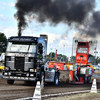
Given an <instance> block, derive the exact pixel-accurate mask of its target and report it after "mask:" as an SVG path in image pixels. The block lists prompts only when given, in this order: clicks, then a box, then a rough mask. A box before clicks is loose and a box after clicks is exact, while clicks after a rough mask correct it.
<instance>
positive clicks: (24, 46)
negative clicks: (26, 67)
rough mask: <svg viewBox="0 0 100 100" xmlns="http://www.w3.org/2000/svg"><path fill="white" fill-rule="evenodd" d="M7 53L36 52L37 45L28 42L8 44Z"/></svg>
mask: <svg viewBox="0 0 100 100" xmlns="http://www.w3.org/2000/svg"><path fill="white" fill-rule="evenodd" d="M7 52H32V53H35V52H36V44H35V43H26V42H8V45H7Z"/></svg>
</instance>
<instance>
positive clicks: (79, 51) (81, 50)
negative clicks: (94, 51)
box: [78, 47, 87, 53]
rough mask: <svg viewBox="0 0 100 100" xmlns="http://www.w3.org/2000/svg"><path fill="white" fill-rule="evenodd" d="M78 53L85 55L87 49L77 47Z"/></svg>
mask: <svg viewBox="0 0 100 100" xmlns="http://www.w3.org/2000/svg"><path fill="white" fill-rule="evenodd" d="M78 53H87V48H82V47H79V48H78Z"/></svg>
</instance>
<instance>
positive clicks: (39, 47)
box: [38, 44, 43, 54]
mask: <svg viewBox="0 0 100 100" xmlns="http://www.w3.org/2000/svg"><path fill="white" fill-rule="evenodd" d="M38 52H39V53H40V54H42V53H43V46H42V44H39V45H38Z"/></svg>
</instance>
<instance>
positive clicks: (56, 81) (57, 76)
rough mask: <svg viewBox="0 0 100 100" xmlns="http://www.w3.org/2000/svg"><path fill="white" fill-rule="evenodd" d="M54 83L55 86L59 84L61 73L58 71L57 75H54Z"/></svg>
mask: <svg viewBox="0 0 100 100" xmlns="http://www.w3.org/2000/svg"><path fill="white" fill-rule="evenodd" d="M54 85H55V86H57V85H59V74H58V73H55V76H54Z"/></svg>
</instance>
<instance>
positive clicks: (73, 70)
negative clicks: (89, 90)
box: [48, 41, 94, 84]
mask: <svg viewBox="0 0 100 100" xmlns="http://www.w3.org/2000/svg"><path fill="white" fill-rule="evenodd" d="M91 43H92V42H80V41H79V42H78V41H77V49H76V63H66V62H55V61H50V62H49V66H48V68H49V69H50V68H54V66H55V67H56V69H57V70H58V71H59V75H60V71H63V72H65V73H67V72H69V73H68V77H69V82H70V83H73V84H83V83H89V82H90V80H91V76H92V74H93V73H94V69H93V66H92V64H91V62H90V61H91V58H92V57H93V56H92V55H90V54H89V44H91ZM65 75H66V74H65Z"/></svg>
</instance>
